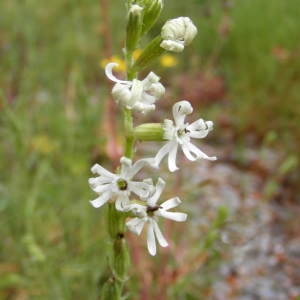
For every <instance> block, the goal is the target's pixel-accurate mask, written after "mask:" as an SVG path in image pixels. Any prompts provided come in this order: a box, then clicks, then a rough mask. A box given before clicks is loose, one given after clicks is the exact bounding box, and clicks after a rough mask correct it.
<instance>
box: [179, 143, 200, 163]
mask: <svg viewBox="0 0 300 300" xmlns="http://www.w3.org/2000/svg"><path fill="white" fill-rule="evenodd" d="M190 144H191V143H189V142H188V143H184V144H182V145H181V149H182V151H183V153H184V155H185V157H186V158H187V159H188V160H190V161H195V160H197V159H198V158H199V156H198V155H199V154H200V153H199V152H198V151H197V152H196V153H194V152H195V151H194V152H191V150H190V148H189V145H190ZM197 149H198V148H197ZM199 151H200V150H199ZM193 153H194V155H193Z"/></svg>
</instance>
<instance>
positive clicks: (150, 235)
mask: <svg viewBox="0 0 300 300" xmlns="http://www.w3.org/2000/svg"><path fill="white" fill-rule="evenodd" d="M147 247H148V251H149V253H150V254H151V255H152V256H154V255H155V254H156V242H155V235H154V228H153V224H152V222H151V220H150V222H149V224H148V230H147Z"/></svg>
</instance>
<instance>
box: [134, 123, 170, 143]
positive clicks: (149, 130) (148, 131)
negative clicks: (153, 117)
mask: <svg viewBox="0 0 300 300" xmlns="http://www.w3.org/2000/svg"><path fill="white" fill-rule="evenodd" d="M163 135H164V130H163V126H162V124H161V123H145V124H142V125H139V126H137V127H135V128H134V129H133V136H134V138H135V139H136V140H139V141H162V140H163Z"/></svg>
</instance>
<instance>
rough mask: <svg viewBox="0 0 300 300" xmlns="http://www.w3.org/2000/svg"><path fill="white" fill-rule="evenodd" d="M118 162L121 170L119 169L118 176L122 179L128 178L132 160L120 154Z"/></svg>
mask: <svg viewBox="0 0 300 300" xmlns="http://www.w3.org/2000/svg"><path fill="white" fill-rule="evenodd" d="M120 163H121V171H120V177H122V178H124V179H130V178H131V176H130V174H131V168H132V160H131V159H129V158H127V157H125V156H122V157H121V158H120Z"/></svg>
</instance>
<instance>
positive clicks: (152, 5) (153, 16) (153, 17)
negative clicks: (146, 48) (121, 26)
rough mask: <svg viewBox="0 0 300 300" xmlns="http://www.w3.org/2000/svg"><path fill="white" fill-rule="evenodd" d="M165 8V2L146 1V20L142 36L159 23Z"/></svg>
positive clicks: (144, 20)
mask: <svg viewBox="0 0 300 300" xmlns="http://www.w3.org/2000/svg"><path fill="white" fill-rule="evenodd" d="M162 8H163V0H144V19H143V28H142V33H141V35H144V34H145V33H147V32H148V31H149V30H150V29H151V27H152V26H153V25H154V24H155V22H156V21H157V19H158V17H159V15H160V13H161V11H162Z"/></svg>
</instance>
